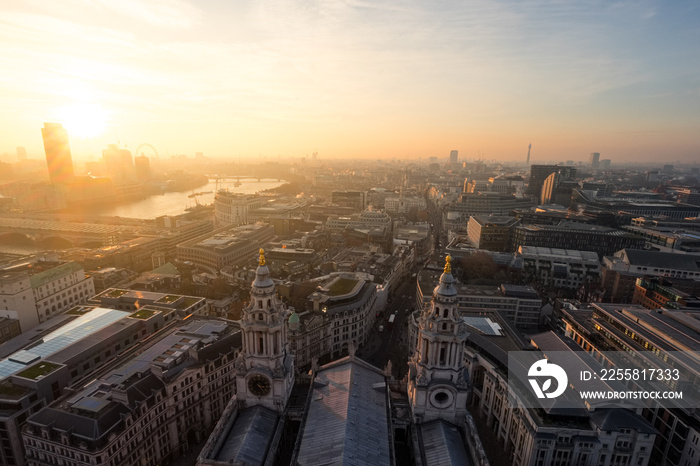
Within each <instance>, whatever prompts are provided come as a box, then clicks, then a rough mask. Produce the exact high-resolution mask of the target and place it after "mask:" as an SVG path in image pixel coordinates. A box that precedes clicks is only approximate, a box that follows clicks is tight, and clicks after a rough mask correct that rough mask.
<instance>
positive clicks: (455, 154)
mask: <svg viewBox="0 0 700 466" xmlns="http://www.w3.org/2000/svg"><path fill="white" fill-rule="evenodd" d="M458 163H459V151H456V150H451V151H450V165H456V164H458Z"/></svg>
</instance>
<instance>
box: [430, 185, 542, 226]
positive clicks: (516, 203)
mask: <svg viewBox="0 0 700 466" xmlns="http://www.w3.org/2000/svg"><path fill="white" fill-rule="evenodd" d="M531 206H532V203H531V201H530V200H529V199H524V198H516V197H515V196H513V195H512V194H499V193H492V192H480V193H473V194H470V193H465V194H462V195H461V196H460V198H459V201H457V202H455V203H453V204H450V205H449V206H447V207H445V213H444V218H443V225H444V227H445V228H446V229H447V230H452V231H457V230H458V229H460V228H463V227H464V226H466V225H467V222H468V221H469V217H472V216H475V215H508V214H510V212H511V211H513V210H517V209H525V208H529V207H531Z"/></svg>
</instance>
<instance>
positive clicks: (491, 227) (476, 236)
mask: <svg viewBox="0 0 700 466" xmlns="http://www.w3.org/2000/svg"><path fill="white" fill-rule="evenodd" d="M517 224H518V220H517V219H515V218H513V217H506V216H498V215H476V216H473V217H470V218H469V223H468V224H467V234H468V236H469V241H470V242H471V243H472V244H473V245H474V247H475V248H477V249H486V250H489V251H501V252H505V251H509V250H510V236H511V230H512V229H513V227H514V226H515V225H517Z"/></svg>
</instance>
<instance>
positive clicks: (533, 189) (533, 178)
mask: <svg viewBox="0 0 700 466" xmlns="http://www.w3.org/2000/svg"><path fill="white" fill-rule="evenodd" d="M555 172H557V173H561V174H562V175H563V176H564V178H570V179H574V178H576V169H575V168H574V167H562V166H559V165H532V166H530V181H529V182H528V185H527V190H526V191H525V193H526V194H528V195H530V196H536V197H539V196H540V194H541V193H542V185H543V184H544V180H546V179H547V177H548V176H549V175H551V174H552V173H555Z"/></svg>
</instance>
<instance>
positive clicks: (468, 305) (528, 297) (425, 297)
mask: <svg viewBox="0 0 700 466" xmlns="http://www.w3.org/2000/svg"><path fill="white" fill-rule="evenodd" d="M436 279H437V275H436V273H435V272H434V271H432V270H428V269H424V270H423V271H422V272H421V273H420V275H419V277H418V286H417V287H416V293H417V296H416V302H417V305H416V308H417V309H423V308H425V307H427V306H428V305H430V302H431V301H430V300H431V294H430V292H431V284H432V283H435V280H436ZM452 286H453V287H454V288H455V290H456V291H457V297H456V299H457V305H458V309H459V313H460V315H463V316H466V315H473V314H474V313H478V312H481V311H501V312H503V315H504V317H505V318H507V319H508V320H509V321H510V322H511V324H512V325H515V326H516V327H518V328H519V329H522V330H532V329H533V328H536V327H537V325H539V323H540V316H541V308H542V300H541V299H540V297H539V295H538V294H537V292H536V291H535V290H534V289H533V288H532V287H529V286H519V285H506V284H503V285H501V286H499V287H495V286H475V285H461V284H457V283H454V284H453V285H452Z"/></svg>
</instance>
